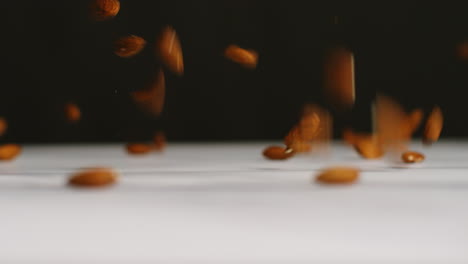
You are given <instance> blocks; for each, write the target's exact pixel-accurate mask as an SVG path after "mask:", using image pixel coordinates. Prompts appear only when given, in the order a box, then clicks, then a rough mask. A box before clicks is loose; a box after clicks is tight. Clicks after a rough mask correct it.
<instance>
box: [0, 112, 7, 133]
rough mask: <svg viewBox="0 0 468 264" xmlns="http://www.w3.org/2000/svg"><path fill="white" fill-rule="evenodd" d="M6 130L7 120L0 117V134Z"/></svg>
mask: <svg viewBox="0 0 468 264" xmlns="http://www.w3.org/2000/svg"><path fill="white" fill-rule="evenodd" d="M7 130H8V122H7V121H6V119H5V118H3V117H0V136H3V135H4V134H5V133H6V131H7Z"/></svg>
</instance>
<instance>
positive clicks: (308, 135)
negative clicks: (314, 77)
mask: <svg viewBox="0 0 468 264" xmlns="http://www.w3.org/2000/svg"><path fill="white" fill-rule="evenodd" d="M331 122H332V121H331V116H330V115H329V113H328V112H327V111H326V110H324V109H323V108H321V107H320V106H318V105H313V104H306V105H305V106H304V108H303V112H302V115H301V119H300V121H299V122H298V124H297V125H296V126H294V127H293V128H292V129H291V130H290V131H289V132H288V134H287V135H286V137H285V138H284V144H285V145H286V146H287V147H289V148H292V149H294V151H295V152H297V153H300V152H309V151H310V150H312V144H311V143H312V141H314V142H319V143H327V142H328V141H329V139H330V137H331Z"/></svg>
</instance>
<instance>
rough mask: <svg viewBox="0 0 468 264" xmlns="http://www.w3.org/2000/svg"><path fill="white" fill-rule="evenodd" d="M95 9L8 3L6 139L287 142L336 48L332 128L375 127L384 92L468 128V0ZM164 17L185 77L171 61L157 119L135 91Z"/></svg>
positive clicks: (184, 0)
mask: <svg viewBox="0 0 468 264" xmlns="http://www.w3.org/2000/svg"><path fill="white" fill-rule="evenodd" d="M409 2H416V1H409ZM87 6H88V2H87V1H84V0H67V1H63V0H55V1H33V0H27V1H8V2H6V1H3V3H2V7H1V14H0V30H1V32H2V40H1V41H0V50H1V53H0V63H1V65H2V69H1V72H0V78H1V83H0V89H1V90H0V91H1V92H0V112H1V113H0V114H1V115H2V116H4V117H6V118H7V120H8V121H9V125H10V129H9V132H8V134H7V135H6V136H4V137H3V138H2V139H1V140H2V141H17V142H75V141H94V142H99V141H115V140H119V141H120V140H124V141H125V140H146V139H149V138H150V137H151V135H152V134H153V132H154V131H156V130H159V129H162V130H164V131H165V132H166V134H167V135H168V137H169V139H171V140H257V139H279V138H282V137H283V136H284V134H285V133H286V132H287V130H289V128H290V127H291V126H292V125H293V124H294V123H295V122H296V121H297V117H298V113H299V111H300V108H301V106H302V105H303V104H304V103H306V102H314V103H319V104H323V105H324V106H327V105H326V103H325V102H324V100H323V99H322V95H321V87H322V79H321V78H322V62H323V55H324V52H325V51H326V49H328V48H330V47H331V46H333V45H344V46H346V47H348V48H349V49H351V50H352V51H353V52H354V55H355V69H356V87H357V88H356V89H357V91H356V95H357V101H356V106H355V109H354V110H353V111H352V112H351V113H347V114H346V115H336V122H335V123H336V128H335V133H336V134H337V135H338V134H339V130H340V128H341V127H343V126H353V127H355V128H356V129H362V130H366V129H368V128H369V119H370V114H369V110H370V103H371V101H372V98H373V97H374V96H375V94H376V92H381V93H385V94H388V95H391V96H393V97H394V98H396V99H397V100H398V101H399V102H400V103H401V104H403V105H404V106H405V107H406V108H407V109H408V110H410V109H412V108H415V107H423V108H425V109H430V108H431V107H432V106H433V105H434V104H438V105H440V106H441V107H442V110H443V112H444V114H445V121H446V122H445V127H444V130H443V136H444V137H465V136H467V135H468V122H467V121H468V117H467V115H466V114H465V113H466V112H467V111H466V110H465V108H466V106H467V104H466V103H465V101H466V95H467V92H466V90H467V88H468V61H463V60H460V59H459V58H457V56H456V52H455V47H456V45H457V44H458V43H460V42H461V41H464V40H465V39H468V15H466V12H467V10H468V4H459V5H454V4H449V3H448V2H447V3H446V1H444V2H438V3H437V4H436V3H434V4H430V3H423V4H422V3H405V4H397V3H395V1H372V2H371V1H369V2H367V1H366V2H359V1H276V0H275V1H258V0H256V1H252V0H250V1H249V0H240V1H226V0H223V1H221V0H209V1H208V0H205V1H191V0H172V1H157V0H153V1H142V0H140V1H136V0H122V1H121V10H120V12H119V14H118V15H117V16H116V17H115V18H114V19H112V20H109V21H104V22H93V21H92V20H90V19H89V17H88V9H87ZM335 17H337V18H338V24H335V23H334V21H335ZM164 25H172V26H173V27H174V28H175V29H176V30H177V32H178V34H179V38H180V40H181V44H182V49H183V53H184V63H185V74H184V76H182V77H179V76H176V75H173V74H171V73H169V72H167V74H166V85H167V94H166V96H167V97H166V107H165V110H164V112H163V115H162V116H161V117H160V118H155V117H152V116H149V115H146V114H144V113H142V112H141V111H140V110H139V109H138V108H137V107H136V106H135V105H134V103H133V102H132V101H131V99H130V96H129V92H130V91H136V90H139V89H143V88H145V85H146V84H147V83H148V82H149V80H151V78H152V77H153V76H154V74H155V73H156V72H157V69H158V68H159V67H160V65H159V62H158V61H157V58H156V57H155V55H154V43H155V39H156V37H157V35H158V33H159V32H160V30H161V28H162V27H163V26H164ZM128 34H134V35H138V36H141V37H143V38H144V39H145V40H146V41H147V42H148V43H147V46H146V48H145V49H144V50H143V52H141V53H140V54H138V55H137V56H135V57H133V58H130V59H123V58H119V57H117V56H116V55H114V54H113V46H112V43H113V41H114V40H115V39H116V38H118V37H120V36H124V35H128ZM231 43H235V44H238V45H240V46H242V47H245V48H252V49H255V50H257V51H258V52H259V54H260V58H259V64H258V67H257V69H255V70H253V71H252V70H247V69H244V68H242V67H241V66H239V65H237V64H235V63H232V62H230V61H228V60H226V59H225V58H224V57H223V49H224V48H225V47H226V46H227V45H229V44H231ZM66 102H75V103H77V104H78V105H79V107H80V108H81V111H82V120H81V122H80V123H78V124H68V123H67V122H65V119H64V114H63V106H64V104H65V103H66Z"/></svg>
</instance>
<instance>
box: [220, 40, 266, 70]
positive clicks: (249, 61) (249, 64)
mask: <svg viewBox="0 0 468 264" xmlns="http://www.w3.org/2000/svg"><path fill="white" fill-rule="evenodd" d="M224 56H225V57H226V58H228V59H230V60H231V61H233V62H235V63H238V64H240V65H242V66H243V67H245V68H249V69H255V68H256V67H257V62H258V53H257V52H256V51H254V50H247V49H243V48H241V47H239V46H237V45H229V46H228V47H227V48H226V49H225V50H224Z"/></svg>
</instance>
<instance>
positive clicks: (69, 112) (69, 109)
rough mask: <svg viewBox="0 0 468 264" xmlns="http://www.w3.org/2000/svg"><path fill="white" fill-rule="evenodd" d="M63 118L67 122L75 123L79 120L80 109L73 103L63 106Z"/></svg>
mask: <svg viewBox="0 0 468 264" xmlns="http://www.w3.org/2000/svg"><path fill="white" fill-rule="evenodd" d="M65 117H66V119H67V121H68V122H70V123H76V122H78V121H80V119H81V111H80V108H78V106H77V105H76V104H74V103H68V104H66V105H65Z"/></svg>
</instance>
